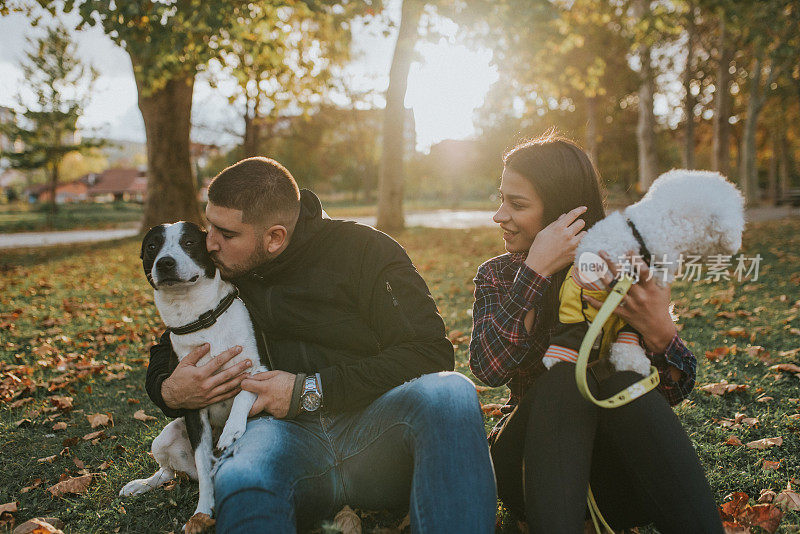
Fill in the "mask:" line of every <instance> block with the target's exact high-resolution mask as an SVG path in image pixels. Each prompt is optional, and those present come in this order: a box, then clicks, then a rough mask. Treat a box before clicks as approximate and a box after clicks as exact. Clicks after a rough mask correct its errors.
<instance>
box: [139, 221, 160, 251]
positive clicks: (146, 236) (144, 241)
mask: <svg viewBox="0 0 800 534" xmlns="http://www.w3.org/2000/svg"><path fill="white" fill-rule="evenodd" d="M164 226H166V225H164V224H159V225H158V226H153V227H151V228H150V229H149V230H148V231H147V233H146V234H144V237H143V238H142V248H141V249H139V259H140V260H143V259H144V247H145V246H147V242H148V241H150V237H152V235H153V234H154V233H155V232H156V231H158V229H159V228H164Z"/></svg>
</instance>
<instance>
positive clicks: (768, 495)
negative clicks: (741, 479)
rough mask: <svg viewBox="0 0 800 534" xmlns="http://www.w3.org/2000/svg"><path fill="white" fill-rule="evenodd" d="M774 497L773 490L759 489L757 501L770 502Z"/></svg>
mask: <svg viewBox="0 0 800 534" xmlns="http://www.w3.org/2000/svg"><path fill="white" fill-rule="evenodd" d="M773 499H775V492H774V491H772V490H771V489H763V490H761V495H759V496H758V502H759V503H765V502H772V501H773Z"/></svg>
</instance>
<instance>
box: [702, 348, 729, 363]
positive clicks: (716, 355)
mask: <svg viewBox="0 0 800 534" xmlns="http://www.w3.org/2000/svg"><path fill="white" fill-rule="evenodd" d="M730 353H731V349H730V348H729V347H717V348H716V349H714V350H707V351H706V358H707V359H708V360H709V361H712V362H718V361H720V360H721V359H722V358H724V357H725V356H727V355H728V354H730Z"/></svg>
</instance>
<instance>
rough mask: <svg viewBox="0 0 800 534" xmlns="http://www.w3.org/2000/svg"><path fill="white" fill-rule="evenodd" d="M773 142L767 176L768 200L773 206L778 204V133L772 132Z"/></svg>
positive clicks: (771, 139)
mask: <svg viewBox="0 0 800 534" xmlns="http://www.w3.org/2000/svg"><path fill="white" fill-rule="evenodd" d="M769 137H770V141H771V142H772V157H771V158H770V159H769V173H768V174H767V199H768V201H769V203H770V204H771V205H772V206H776V205H777V204H778V166H779V156H780V154H779V153H780V141H779V135H778V132H777V131H772V132H770V136H769Z"/></svg>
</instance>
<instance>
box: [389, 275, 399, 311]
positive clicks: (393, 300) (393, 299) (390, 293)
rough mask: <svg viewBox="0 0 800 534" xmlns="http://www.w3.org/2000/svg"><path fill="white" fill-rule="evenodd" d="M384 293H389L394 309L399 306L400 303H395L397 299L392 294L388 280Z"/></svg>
mask: <svg viewBox="0 0 800 534" xmlns="http://www.w3.org/2000/svg"><path fill="white" fill-rule="evenodd" d="M386 291H387V292H388V293H389V296H390V297H392V306H394V307H395V308H396V307H397V306H399V305H400V303H399V302H398V301H397V298H395V296H394V293H392V286H391V285H390V284H389V281H388V280H387V281H386Z"/></svg>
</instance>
